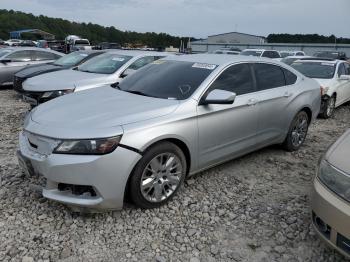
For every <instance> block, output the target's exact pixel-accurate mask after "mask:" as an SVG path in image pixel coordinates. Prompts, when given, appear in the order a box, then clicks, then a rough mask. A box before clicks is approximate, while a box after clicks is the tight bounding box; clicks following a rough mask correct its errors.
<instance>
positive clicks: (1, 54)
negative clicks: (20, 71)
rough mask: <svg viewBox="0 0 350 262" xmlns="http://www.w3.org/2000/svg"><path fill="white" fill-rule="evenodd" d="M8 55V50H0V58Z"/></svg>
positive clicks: (9, 51)
mask: <svg viewBox="0 0 350 262" xmlns="http://www.w3.org/2000/svg"><path fill="white" fill-rule="evenodd" d="M9 53H11V50H9V49H2V50H1V49H0V57H3V56H5V55H7V54H9Z"/></svg>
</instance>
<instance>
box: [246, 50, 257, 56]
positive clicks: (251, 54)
mask: <svg viewBox="0 0 350 262" xmlns="http://www.w3.org/2000/svg"><path fill="white" fill-rule="evenodd" d="M261 53H262V52H261V51H253V50H246V51H242V52H241V55H250V56H261Z"/></svg>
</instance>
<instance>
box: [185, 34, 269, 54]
mask: <svg viewBox="0 0 350 262" xmlns="http://www.w3.org/2000/svg"><path fill="white" fill-rule="evenodd" d="M266 42H267V40H266V38H265V37H263V36H257V35H250V34H244V33H239V32H230V33H224V34H218V35H210V36H208V38H207V39H201V40H198V41H194V42H192V43H191V45H192V51H193V52H206V51H208V50H207V49H206V47H205V45H216V46H217V47H219V46H222V47H225V46H230V45H235V44H236V45H237V44H264V43H266ZM218 49H219V48H218Z"/></svg>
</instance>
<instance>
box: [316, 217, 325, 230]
mask: <svg viewBox="0 0 350 262" xmlns="http://www.w3.org/2000/svg"><path fill="white" fill-rule="evenodd" d="M315 222H316V224H317V227H318V228H319V230H320V231H322V232H323V233H327V231H328V227H327V225H326V224H325V223H324V222H323V221H322V219H321V218H319V217H316V219H315Z"/></svg>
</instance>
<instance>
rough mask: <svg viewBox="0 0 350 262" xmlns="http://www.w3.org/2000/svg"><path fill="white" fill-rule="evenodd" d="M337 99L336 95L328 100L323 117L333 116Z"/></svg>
mask: <svg viewBox="0 0 350 262" xmlns="http://www.w3.org/2000/svg"><path fill="white" fill-rule="evenodd" d="M335 101H336V98H335V96H334V95H333V96H332V97H330V98H329V99H328V100H327V102H326V106H325V108H324V109H323V112H322V113H321V114H320V116H321V117H322V118H324V119H327V118H330V117H332V116H333V113H334V109H335Z"/></svg>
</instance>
